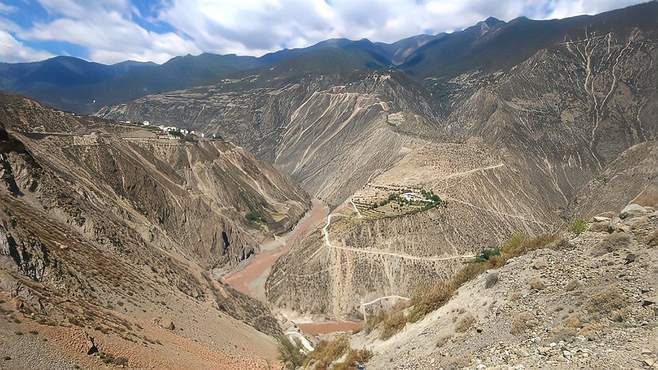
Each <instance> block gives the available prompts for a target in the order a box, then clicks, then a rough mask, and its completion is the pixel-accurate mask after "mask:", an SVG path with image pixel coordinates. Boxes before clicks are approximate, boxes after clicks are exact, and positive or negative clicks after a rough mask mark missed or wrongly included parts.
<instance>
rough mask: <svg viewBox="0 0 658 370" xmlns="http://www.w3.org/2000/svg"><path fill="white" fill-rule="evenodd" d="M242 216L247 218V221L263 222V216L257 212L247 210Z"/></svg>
mask: <svg viewBox="0 0 658 370" xmlns="http://www.w3.org/2000/svg"><path fill="white" fill-rule="evenodd" d="M244 217H245V218H246V219H247V221H249V222H252V223H256V222H263V217H261V215H260V214H259V213H258V212H254V211H249V212H247V214H246V215H244Z"/></svg>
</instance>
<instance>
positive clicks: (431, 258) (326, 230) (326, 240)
mask: <svg viewBox="0 0 658 370" xmlns="http://www.w3.org/2000/svg"><path fill="white" fill-rule="evenodd" d="M333 216H344V215H343V214H340V213H332V214H329V215H327V223H326V224H325V225H324V227H323V228H322V236H323V238H324V244H325V245H326V246H327V247H328V248H334V249H341V250H345V251H350V252H356V253H365V254H374V255H379V256H391V257H397V258H402V259H409V260H414V261H427V262H434V261H449V260H457V259H470V258H473V257H475V255H474V254H463V255H458V256H427V257H423V256H414V255H411V254H406V253H396V252H389V251H384V250H381V249H372V248H353V247H345V246H342V245H334V244H331V240H330V239H329V227H330V226H331V218H332V217H333Z"/></svg>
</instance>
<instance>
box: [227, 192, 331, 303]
mask: <svg viewBox="0 0 658 370" xmlns="http://www.w3.org/2000/svg"><path fill="white" fill-rule="evenodd" d="M328 212H329V209H328V208H327V206H326V205H324V204H323V203H322V202H321V201H319V200H316V199H314V200H313V201H312V206H311V210H310V211H309V212H308V213H307V214H306V216H304V218H303V219H302V220H301V221H300V222H299V223H297V225H296V226H295V228H294V229H293V230H292V231H290V232H289V233H287V234H286V235H284V236H281V237H278V238H277V239H276V240H275V243H274V244H275V245H274V246H273V247H269V246H268V247H264V248H261V250H262V251H261V252H260V253H258V254H257V255H256V256H254V257H253V258H252V259H251V261H250V262H249V264H247V265H246V266H245V267H244V268H243V269H241V270H240V271H236V272H233V273H231V274H228V275H226V276H224V278H223V280H224V282H225V283H227V284H229V285H230V286H232V287H233V288H235V289H236V290H237V291H239V292H241V293H244V294H246V295H248V296H251V297H254V298H256V299H259V300H261V301H263V302H264V301H265V281H266V280H267V276H268V275H269V274H270V271H271V269H272V266H273V265H274V263H275V262H276V260H277V259H278V258H279V257H281V256H283V255H285V254H287V253H288V251H290V246H291V245H292V244H294V243H295V241H296V240H298V239H300V238H302V237H303V236H304V235H306V234H307V233H308V232H310V231H311V230H313V229H314V227H315V226H317V225H320V224H321V223H322V221H323V220H324V218H325V217H326V215H327V213H328ZM269 243H270V244H271V243H272V242H269Z"/></svg>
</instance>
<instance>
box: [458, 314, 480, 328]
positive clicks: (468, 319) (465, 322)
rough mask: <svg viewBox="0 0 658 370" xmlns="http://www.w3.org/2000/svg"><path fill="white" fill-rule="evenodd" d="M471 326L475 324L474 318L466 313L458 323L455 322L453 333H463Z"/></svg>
mask: <svg viewBox="0 0 658 370" xmlns="http://www.w3.org/2000/svg"><path fill="white" fill-rule="evenodd" d="M473 324H475V317H473V315H471V314H470V313H466V314H465V315H463V316H462V317H461V318H460V319H459V321H457V324H456V325H455V331H456V332H457V333H464V332H466V331H467V330H468V329H470V328H471V327H472V326H473Z"/></svg>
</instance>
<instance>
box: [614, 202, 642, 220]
mask: <svg viewBox="0 0 658 370" xmlns="http://www.w3.org/2000/svg"><path fill="white" fill-rule="evenodd" d="M648 213H649V211H648V210H647V209H646V208H644V207H642V206H641V205H639V204H635V203H631V204H629V205H627V206H626V207H624V209H623V210H622V211H621V213H620V214H619V217H620V218H621V219H626V218H631V217H638V216H644V215H646V214H648Z"/></svg>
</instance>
